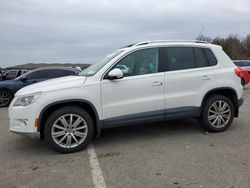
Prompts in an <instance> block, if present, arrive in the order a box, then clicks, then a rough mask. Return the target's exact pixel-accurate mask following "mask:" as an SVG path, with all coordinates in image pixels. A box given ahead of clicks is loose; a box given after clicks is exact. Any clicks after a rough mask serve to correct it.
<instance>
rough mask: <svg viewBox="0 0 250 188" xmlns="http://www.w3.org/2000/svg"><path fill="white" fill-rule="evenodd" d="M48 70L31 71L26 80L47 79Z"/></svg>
mask: <svg viewBox="0 0 250 188" xmlns="http://www.w3.org/2000/svg"><path fill="white" fill-rule="evenodd" d="M49 71H50V70H49V69H46V70H38V71H33V72H31V73H28V74H27V75H26V78H27V79H29V80H33V79H48V78H49Z"/></svg>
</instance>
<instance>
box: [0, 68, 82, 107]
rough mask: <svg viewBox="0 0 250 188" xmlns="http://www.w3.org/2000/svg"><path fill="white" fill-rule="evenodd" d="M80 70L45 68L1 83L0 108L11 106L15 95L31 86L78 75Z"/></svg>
mask: <svg viewBox="0 0 250 188" xmlns="http://www.w3.org/2000/svg"><path fill="white" fill-rule="evenodd" d="M78 73H79V70H77V69H75V68H67V67H45V68H38V69H35V70H32V71H30V72H27V73H25V74H23V75H22V76H19V77H17V78H16V79H14V80H4V81H1V82H0V107H5V106H8V105H9V104H10V102H11V101H12V99H13V97H14V95H15V93H16V92H17V91H18V90H19V89H21V88H23V87H25V86H28V85H30V84H34V83H37V82H41V81H45V80H48V79H52V78H59V77H63V76H70V75H77V74H78Z"/></svg>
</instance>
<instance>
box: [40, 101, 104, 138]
mask: <svg viewBox="0 0 250 188" xmlns="http://www.w3.org/2000/svg"><path fill="white" fill-rule="evenodd" d="M65 106H77V107H80V108H82V109H84V110H85V111H86V112H88V113H89V115H90V116H91V117H92V118H93V121H94V132H95V135H96V136H99V134H100V131H101V126H102V125H101V123H102V121H100V119H99V115H98V112H97V110H96V108H95V107H94V105H93V104H92V103H91V102H89V101H87V100H82V99H70V100H62V101H57V102H54V103H51V104H48V105H47V106H45V107H44V108H43V110H42V111H41V112H40V115H39V124H38V128H37V130H38V131H39V132H40V136H41V138H43V137H44V127H45V124H46V121H47V119H48V117H49V115H50V114H51V113H52V112H53V111H55V110H57V109H59V108H62V107H65Z"/></svg>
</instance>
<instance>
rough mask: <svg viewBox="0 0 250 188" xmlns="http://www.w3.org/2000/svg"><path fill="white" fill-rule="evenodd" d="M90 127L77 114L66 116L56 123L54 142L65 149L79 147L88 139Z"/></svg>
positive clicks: (52, 133)
mask: <svg viewBox="0 0 250 188" xmlns="http://www.w3.org/2000/svg"><path fill="white" fill-rule="evenodd" d="M87 133H88V126H87V123H86V121H85V120H84V119H83V118H82V117H81V116H79V115H77V114H65V115H62V116H60V117H59V118H57V119H56V121H55V122H54V124H53V126H52V129H51V135H52V138H53V140H54V142H55V143H56V144H57V145H59V146H60V147H63V148H74V147H77V146H79V145H80V144H81V143H82V142H83V141H84V140H85V138H86V136H87Z"/></svg>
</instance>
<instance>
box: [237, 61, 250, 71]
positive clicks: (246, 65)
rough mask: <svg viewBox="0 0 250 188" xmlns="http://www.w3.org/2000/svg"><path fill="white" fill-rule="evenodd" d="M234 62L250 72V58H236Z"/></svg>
mask: <svg viewBox="0 0 250 188" xmlns="http://www.w3.org/2000/svg"><path fill="white" fill-rule="evenodd" d="M234 64H235V65H236V66H238V67H241V68H244V69H246V70H247V71H248V73H250V60H234Z"/></svg>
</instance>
